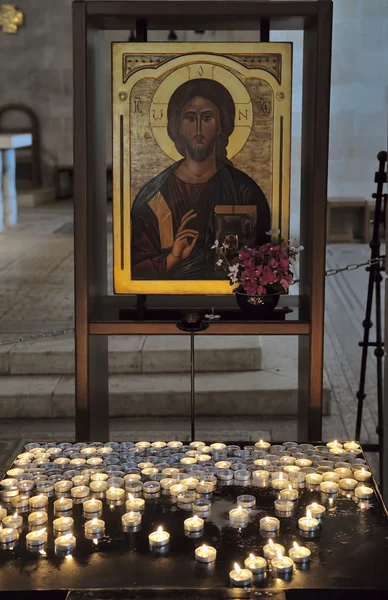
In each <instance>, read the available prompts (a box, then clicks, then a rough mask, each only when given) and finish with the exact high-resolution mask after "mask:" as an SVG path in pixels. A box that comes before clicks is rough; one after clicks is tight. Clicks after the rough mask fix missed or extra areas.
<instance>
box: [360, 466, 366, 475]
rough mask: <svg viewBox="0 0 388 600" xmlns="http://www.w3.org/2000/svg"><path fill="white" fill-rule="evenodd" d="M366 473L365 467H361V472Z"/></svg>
mask: <svg viewBox="0 0 388 600" xmlns="http://www.w3.org/2000/svg"><path fill="white" fill-rule="evenodd" d="M365 473H366V471H365V469H364V467H362V469H361V474H362V475H365Z"/></svg>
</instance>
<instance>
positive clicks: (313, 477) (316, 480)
mask: <svg viewBox="0 0 388 600" xmlns="http://www.w3.org/2000/svg"><path fill="white" fill-rule="evenodd" d="M322 481H323V477H322V475H320V474H319V473H307V475H306V485H310V486H315V485H320V484H321V483H322Z"/></svg>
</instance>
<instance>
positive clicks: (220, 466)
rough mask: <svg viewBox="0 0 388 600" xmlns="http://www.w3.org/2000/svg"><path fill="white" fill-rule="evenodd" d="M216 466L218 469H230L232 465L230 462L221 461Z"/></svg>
mask: <svg viewBox="0 0 388 600" xmlns="http://www.w3.org/2000/svg"><path fill="white" fill-rule="evenodd" d="M214 466H215V467H217V469H230V467H231V466H232V463H230V462H229V461H228V460H219V461H218V462H216V463H215V465H214Z"/></svg>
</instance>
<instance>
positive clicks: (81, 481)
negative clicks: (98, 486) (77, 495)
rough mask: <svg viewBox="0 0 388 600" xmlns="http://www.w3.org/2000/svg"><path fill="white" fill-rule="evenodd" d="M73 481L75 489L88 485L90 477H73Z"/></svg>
mask: <svg viewBox="0 0 388 600" xmlns="http://www.w3.org/2000/svg"><path fill="white" fill-rule="evenodd" d="M71 481H72V484H73V485H74V486H75V487H79V486H81V485H88V483H89V477H87V476H86V475H75V476H74V477H72V479H71Z"/></svg>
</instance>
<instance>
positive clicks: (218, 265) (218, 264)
mask: <svg viewBox="0 0 388 600" xmlns="http://www.w3.org/2000/svg"><path fill="white" fill-rule="evenodd" d="M216 265H217V267H220V266H221V265H222V258H219V259H218V260H217V262H216Z"/></svg>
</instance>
